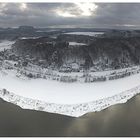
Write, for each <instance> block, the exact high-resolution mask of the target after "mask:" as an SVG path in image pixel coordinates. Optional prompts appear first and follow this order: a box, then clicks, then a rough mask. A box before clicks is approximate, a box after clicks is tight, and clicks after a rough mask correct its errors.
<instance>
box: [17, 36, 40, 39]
mask: <svg viewBox="0 0 140 140" xmlns="http://www.w3.org/2000/svg"><path fill="white" fill-rule="evenodd" d="M40 37H41V36H39V37H21V38H20V39H37V38H40Z"/></svg>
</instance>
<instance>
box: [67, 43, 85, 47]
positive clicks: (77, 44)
mask: <svg viewBox="0 0 140 140" xmlns="http://www.w3.org/2000/svg"><path fill="white" fill-rule="evenodd" d="M69 45H70V46H82V45H86V44H84V43H78V42H69Z"/></svg>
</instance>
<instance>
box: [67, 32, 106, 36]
mask: <svg viewBox="0 0 140 140" xmlns="http://www.w3.org/2000/svg"><path fill="white" fill-rule="evenodd" d="M65 34H71V35H86V36H96V35H101V34H104V32H68V33H65Z"/></svg>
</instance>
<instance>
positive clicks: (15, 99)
mask: <svg viewBox="0 0 140 140" xmlns="http://www.w3.org/2000/svg"><path fill="white" fill-rule="evenodd" d="M15 75H16V74H15V71H14V70H13V71H12V70H9V71H8V70H5V71H1V72H0V89H4V88H5V89H7V90H8V91H10V93H8V94H3V93H4V92H3V90H1V94H0V96H1V98H3V99H4V100H6V101H9V102H12V103H14V104H17V105H19V106H21V107H22V108H28V109H35V110H41V111H47V112H52V113H59V114H64V115H70V116H75V117H79V116H81V115H83V114H85V113H88V112H92V111H100V110H102V109H104V108H106V107H108V106H110V105H113V104H116V103H122V102H126V101H127V100H128V99H130V98H131V97H133V96H134V95H136V94H137V93H139V92H140V87H139V81H140V74H136V75H133V76H129V77H126V78H122V79H118V80H113V81H106V82H99V83H98V82H96V83H90V84H89V83H88V84H86V83H84V84H83V83H71V84H69V83H61V82H54V81H49V80H43V79H30V80H29V79H22V78H18V77H16V76H15ZM136 86H137V87H136Z"/></svg>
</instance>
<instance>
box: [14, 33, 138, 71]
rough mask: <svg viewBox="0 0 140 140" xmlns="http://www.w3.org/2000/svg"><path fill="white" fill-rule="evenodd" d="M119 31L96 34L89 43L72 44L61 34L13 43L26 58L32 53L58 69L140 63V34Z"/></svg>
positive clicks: (47, 64)
mask: <svg viewBox="0 0 140 140" xmlns="http://www.w3.org/2000/svg"><path fill="white" fill-rule="evenodd" d="M118 32H119V31H118ZM118 32H115V34H117V35H116V36H115V34H113V35H114V36H112V37H111V34H112V32H109V33H108V32H107V33H106V34H105V35H103V36H100V37H92V38H93V39H92V40H91V41H90V42H89V43H88V44H85V45H81V46H80V45H79V46H78V45H75V46H70V45H69V43H68V42H69V40H68V38H62V36H61V38H59V37H58V38H59V39H58V38H57V39H53V38H50V37H47V38H46V39H45V41H44V38H41V37H40V38H38V39H23V40H22V39H20V40H17V42H16V43H15V44H14V45H13V50H14V52H15V53H16V54H18V55H22V56H24V57H26V55H30V57H31V58H34V59H36V60H38V59H41V60H44V61H45V63H44V66H46V67H47V66H50V67H55V68H57V69H60V68H62V67H71V66H72V64H73V63H74V64H76V65H78V68H79V69H90V68H93V69H95V71H98V70H107V69H119V68H126V67H129V66H133V65H138V64H140V37H139V36H138V35H137V36H135V35H134V36H133V35H131V36H130V35H129V36H126V34H124V33H123V35H122V36H121V35H120V36H119V37H118V34H119V33H120V34H121V32H119V33H118ZM65 36H66V35H65ZM79 38H81V37H79ZM82 38H83V37H82ZM89 38H90V39H91V37H89ZM71 39H72V38H70V41H71ZM86 39H87V37H86ZM77 40H78V37H76V38H75V41H76V42H77ZM83 40H84V39H83ZM79 43H80V42H79Z"/></svg>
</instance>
